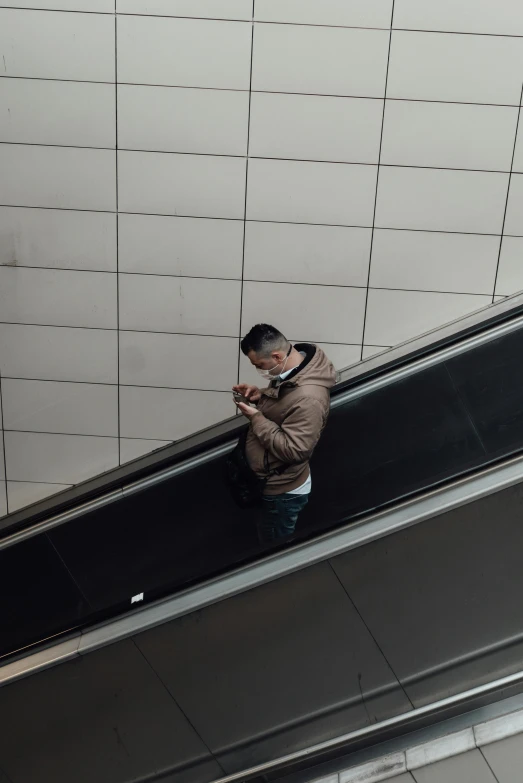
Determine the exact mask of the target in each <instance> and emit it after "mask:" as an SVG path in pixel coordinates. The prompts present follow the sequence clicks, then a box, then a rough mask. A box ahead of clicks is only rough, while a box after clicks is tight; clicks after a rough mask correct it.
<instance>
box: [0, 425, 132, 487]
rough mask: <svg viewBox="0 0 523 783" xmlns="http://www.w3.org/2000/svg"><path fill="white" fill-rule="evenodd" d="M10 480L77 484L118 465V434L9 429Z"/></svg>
mask: <svg viewBox="0 0 523 783" xmlns="http://www.w3.org/2000/svg"><path fill="white" fill-rule="evenodd" d="M5 444H6V463H7V479H8V481H36V482H44V483H45V482H52V483H58V484H77V483H78V482H80V481H85V480H86V479H88V478H91V477H92V476H96V475H98V474H99V473H104V472H105V471H106V470H111V468H115V467H117V465H118V438H96V437H91V436H89V435H49V434H47V433H41V432H36V433H35V432H6V433H5Z"/></svg>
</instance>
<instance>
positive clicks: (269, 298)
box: [241, 282, 366, 343]
mask: <svg viewBox="0 0 523 783" xmlns="http://www.w3.org/2000/svg"><path fill="white" fill-rule="evenodd" d="M365 294H366V292H365V290H364V289H362V288H337V287H335V286H313V285H296V284H292V285H286V284H285V283H250V282H246V283H245V284H244V287H243V308H242V329H241V331H242V334H246V333H247V332H248V331H249V329H250V328H251V326H253V325H254V324H257V323H261V322H264V323H272V324H274V325H275V326H276V327H277V328H278V329H280V330H281V331H282V332H283V333H284V334H285V335H287V336H288V338H289V339H291V340H295V339H298V340H300V341H306V342H315V341H319V342H339V341H340V340H343V341H344V342H345V343H361V334H362V329H363V313H364V309H365Z"/></svg>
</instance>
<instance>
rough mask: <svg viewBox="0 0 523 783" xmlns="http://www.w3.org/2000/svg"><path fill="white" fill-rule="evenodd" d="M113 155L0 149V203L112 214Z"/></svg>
mask: <svg viewBox="0 0 523 783" xmlns="http://www.w3.org/2000/svg"><path fill="white" fill-rule="evenodd" d="M115 155H116V153H115V152H113V151H111V150H91V149H75V148H67V147H33V146H30V145H26V144H0V171H1V172H2V177H1V179H0V203H1V204H2V205H8V206H17V207H60V208H64V209H91V210H105V211H112V210H114V209H115V207H116V158H115Z"/></svg>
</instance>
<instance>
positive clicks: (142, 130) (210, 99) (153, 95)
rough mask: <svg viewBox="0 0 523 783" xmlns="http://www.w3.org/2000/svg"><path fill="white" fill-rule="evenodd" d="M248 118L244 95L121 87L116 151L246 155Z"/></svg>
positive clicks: (187, 89)
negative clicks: (118, 148)
mask: <svg viewBox="0 0 523 783" xmlns="http://www.w3.org/2000/svg"><path fill="white" fill-rule="evenodd" d="M248 114H249V93H248V92H240V91H232V90H202V89H198V90H193V89H190V88H187V87H184V88H177V87H143V86H136V85H135V86H133V85H125V84H122V85H121V86H120V87H119V88H118V138H119V147H120V149H130V150H160V151H165V152H198V153H205V154H212V155H245V154H246V152H247V121H248Z"/></svg>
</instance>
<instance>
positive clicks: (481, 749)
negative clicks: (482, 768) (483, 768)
mask: <svg viewBox="0 0 523 783" xmlns="http://www.w3.org/2000/svg"><path fill="white" fill-rule="evenodd" d="M476 748H477V750H479V752H480V753H481V756H482V758H483V761H484V762H485V764H486V765H487V767H488V768H489V769H490V771H491V773H492V777H493V778H494V780H495V781H496V783H500V780H499V778H498V776H497V775H496V773H495V772H494V770H493V769H492V767H491V766H490V762H489V760H488V759H487V757H486V756H485V753H484V752H483V748H482V747H480V746H479V745H476Z"/></svg>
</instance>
